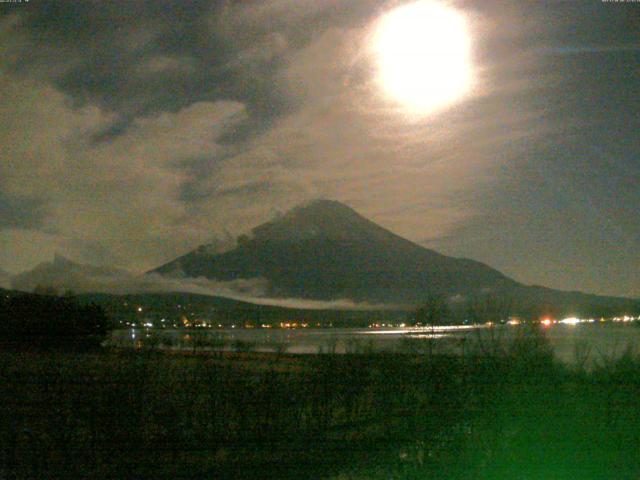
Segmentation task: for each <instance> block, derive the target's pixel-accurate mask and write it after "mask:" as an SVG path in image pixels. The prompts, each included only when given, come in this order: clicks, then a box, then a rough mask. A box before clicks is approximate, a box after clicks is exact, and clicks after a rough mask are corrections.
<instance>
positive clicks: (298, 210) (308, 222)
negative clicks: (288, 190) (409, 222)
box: [252, 200, 379, 240]
mask: <svg viewBox="0 0 640 480" xmlns="http://www.w3.org/2000/svg"><path fill="white" fill-rule="evenodd" d="M376 229H379V227H378V226H377V225H375V224H374V223H372V222H370V221H369V220H367V219H365V218H364V217H362V216H361V215H359V214H358V213H357V212H356V211H355V210H353V209H352V208H351V207H349V206H347V205H345V204H343V203H340V202H338V201H335V200H313V201H311V202H308V203H305V204H302V205H298V206H297V207H295V208H293V209H292V210H289V211H288V212H287V213H285V214H283V215H280V216H278V217H276V218H274V219H273V220H271V221H270V222H267V223H264V224H262V225H260V226H258V227H256V228H254V229H253V230H252V235H253V238H254V239H255V240H302V239H312V238H327V239H332V240H346V239H354V238H361V237H362V235H363V234H365V233H367V234H371V231H373V230H376Z"/></svg>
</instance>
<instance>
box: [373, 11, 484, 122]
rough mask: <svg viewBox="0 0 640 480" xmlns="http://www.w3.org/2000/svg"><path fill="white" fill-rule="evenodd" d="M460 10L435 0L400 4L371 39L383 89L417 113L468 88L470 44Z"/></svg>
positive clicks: (454, 98)
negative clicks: (372, 39)
mask: <svg viewBox="0 0 640 480" xmlns="http://www.w3.org/2000/svg"><path fill="white" fill-rule="evenodd" d="M470 43H471V42H470V39H469V33H468V28H467V22H466V19H465V17H464V16H463V14H462V13H460V12H459V11H458V10H456V9H454V8H452V7H449V6H447V5H445V4H443V3H440V2H437V1H434V0H420V1H417V2H414V3H409V4H407V5H404V6H401V7H398V8H396V9H394V10H392V11H390V12H389V13H387V14H386V15H385V16H384V17H383V18H382V19H381V20H380V22H379V24H378V26H377V30H376V33H375V37H374V51H375V55H376V58H377V61H378V68H379V72H378V80H379V82H380V84H381V86H382V88H383V89H384V90H385V91H386V92H387V94H389V95H390V96H391V97H392V98H394V99H395V100H396V101H399V102H400V103H402V104H403V105H404V106H405V108H407V109H408V110H410V111H411V112H413V113H416V114H428V113H432V112H434V111H436V110H440V109H442V108H444V107H447V106H449V105H451V104H452V103H454V102H455V101H457V100H459V99H461V98H462V97H463V96H464V95H465V94H466V93H468V92H469V91H470V89H471V87H472V83H473V78H472V63H471V45H470Z"/></svg>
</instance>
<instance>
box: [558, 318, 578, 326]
mask: <svg viewBox="0 0 640 480" xmlns="http://www.w3.org/2000/svg"><path fill="white" fill-rule="evenodd" d="M581 322H582V320H580V319H579V318H576V317H567V318H563V319H562V320H560V323H562V324H564V325H577V324H579V323H581Z"/></svg>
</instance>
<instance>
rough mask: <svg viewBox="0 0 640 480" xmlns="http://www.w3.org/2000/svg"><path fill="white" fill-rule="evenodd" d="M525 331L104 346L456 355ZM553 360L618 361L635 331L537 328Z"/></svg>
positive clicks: (184, 333)
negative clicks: (616, 358)
mask: <svg viewBox="0 0 640 480" xmlns="http://www.w3.org/2000/svg"><path fill="white" fill-rule="evenodd" d="M526 328H531V327H524V326H512V325H500V326H492V327H488V326H485V325H481V326H458V327H434V328H381V329H357V328H353V329H351V328H328V329H311V328H310V329H302V328H301V329H222V330H218V329H198V330H170V329H165V330H153V329H122V330H116V331H114V332H113V333H112V335H111V337H110V338H109V340H108V341H107V343H108V344H110V345H116V346H119V347H124V348H142V347H145V346H151V345H153V346H154V347H155V348H160V349H172V350H193V349H194V346H195V347H196V349H197V350H199V351H202V350H220V349H222V350H251V351H261V352H274V351H281V352H284V351H286V352H287V353H294V354H318V353H337V354H345V353H368V352H398V353H406V352H410V351H413V352H426V351H429V350H431V351H433V352H435V353H454V354H462V353H463V352H465V351H474V350H475V351H478V350H481V349H483V348H485V349H486V348H491V346H492V345H495V344H506V343H508V342H509V341H510V340H513V339H514V338H516V337H517V336H519V335H523V334H525V329H526ZM535 328H539V329H540V330H541V332H542V334H543V335H544V336H545V337H546V338H547V339H548V341H549V344H550V345H551V347H552V349H553V351H554V353H555V355H556V357H557V358H558V359H560V360H561V361H563V362H566V363H576V361H578V362H579V361H581V359H582V358H585V359H586V363H589V364H592V363H593V362H598V361H602V360H603V359H608V358H613V357H618V356H620V355H621V354H622V353H624V351H625V350H626V349H627V348H631V349H633V350H635V351H640V328H639V325H636V324H634V323H625V324H622V323H593V324H578V325H561V324H556V325H551V326H548V327H545V326H540V327H535Z"/></svg>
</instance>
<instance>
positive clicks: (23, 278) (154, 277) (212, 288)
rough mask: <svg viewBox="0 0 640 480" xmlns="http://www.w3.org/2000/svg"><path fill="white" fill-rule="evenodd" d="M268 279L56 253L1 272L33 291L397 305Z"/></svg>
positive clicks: (0, 277) (313, 305)
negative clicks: (296, 290) (328, 295)
mask: <svg viewBox="0 0 640 480" xmlns="http://www.w3.org/2000/svg"><path fill="white" fill-rule="evenodd" d="M268 286H269V285H268V282H267V280H265V279H263V278H249V279H237V280H231V281H216V280H209V279H206V278H203V277H200V278H190V277H180V276H174V277H167V276H163V275H159V274H156V273H149V274H144V275H139V274H134V273H131V272H128V271H126V270H122V269H117V268H112V267H99V266H93V265H87V264H78V263H75V262H72V261H70V260H67V259H66V258H64V257H62V256H60V255H56V256H55V257H54V259H53V261H49V262H43V263H41V264H39V265H37V266H36V267H35V268H34V269H32V270H30V271H27V272H23V273H21V274H18V275H15V276H13V277H11V276H9V275H8V274H4V273H3V272H0V287H3V288H9V287H10V288H13V289H16V290H20V291H24V292H33V291H36V290H37V289H39V288H53V289H54V290H55V291H57V292H58V293H60V294H62V293H65V292H73V293H76V294H79V293H110V294H117V295H124V294H135V293H174V292H185V293H195V294H200V295H208V296H220V297H226V298H232V299H235V300H241V301H245V302H250V303H255V304H258V305H273V306H279V307H287V308H303V309H318V310H321V309H340V310H369V309H375V310H379V309H385V308H397V306H393V305H374V304H369V303H366V302H363V303H355V302H353V301H351V300H347V299H338V300H334V301H316V300H306V299H296V298H269V297H267V296H266V292H267V291H268Z"/></svg>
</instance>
